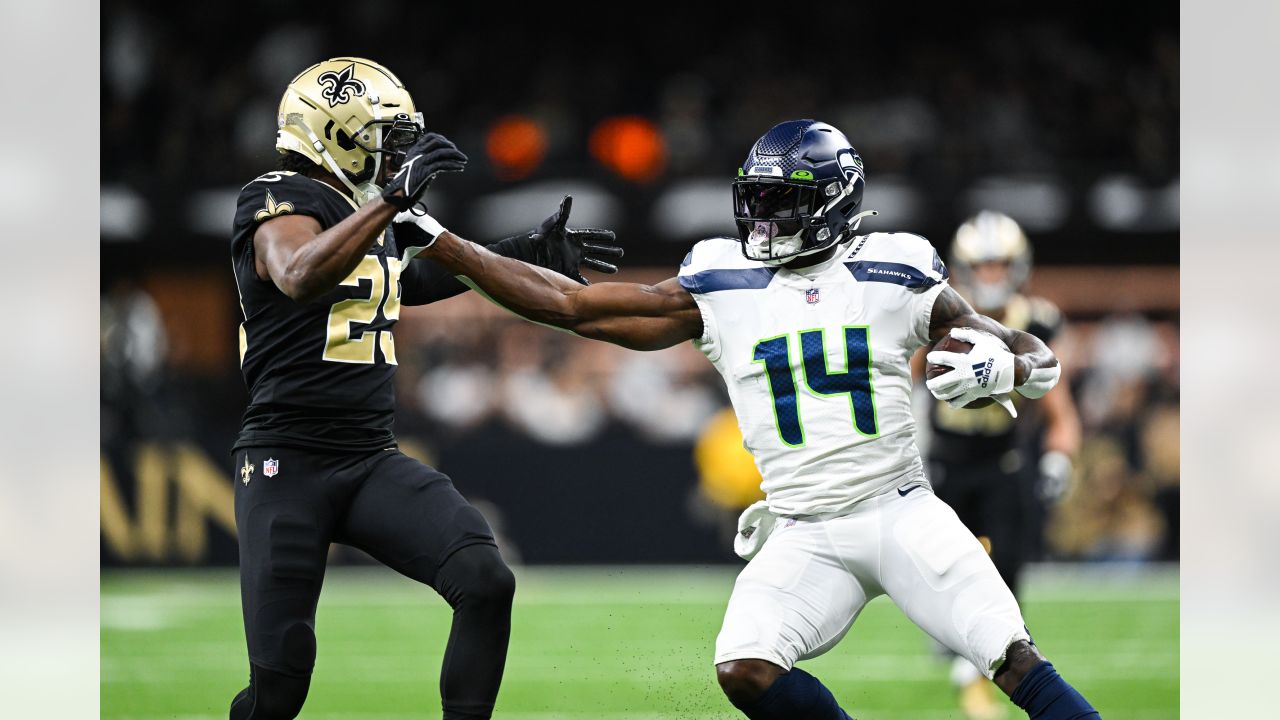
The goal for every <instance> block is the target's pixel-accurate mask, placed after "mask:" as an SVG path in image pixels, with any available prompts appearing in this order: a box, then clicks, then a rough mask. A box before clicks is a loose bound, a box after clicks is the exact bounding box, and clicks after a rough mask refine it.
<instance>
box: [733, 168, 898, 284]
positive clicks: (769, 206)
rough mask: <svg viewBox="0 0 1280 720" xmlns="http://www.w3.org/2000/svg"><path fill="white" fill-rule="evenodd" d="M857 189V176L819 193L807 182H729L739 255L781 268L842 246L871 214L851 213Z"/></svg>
mask: <svg viewBox="0 0 1280 720" xmlns="http://www.w3.org/2000/svg"><path fill="white" fill-rule="evenodd" d="M753 170H755V169H754V168H753ZM861 190H862V178H861V176H854V177H853V178H852V179H850V180H849V181H848V182H844V183H841V182H839V181H832V182H829V183H826V184H825V185H823V186H822V189H821V191H819V188H818V186H817V185H815V184H814V183H812V182H804V181H797V180H788V179H783V178H780V177H770V176H760V175H746V176H740V177H739V178H738V179H737V180H736V181H734V183H733V206H734V221H735V222H736V223H737V226H738V239H739V241H740V242H741V243H742V254H743V255H745V256H746V257H747V258H749V259H751V260H757V261H760V262H763V263H765V264H767V265H781V264H783V263H786V262H789V261H791V260H793V259H795V258H797V257H802V256H805V255H812V254H814V253H818V252H822V251H823V250H826V249H827V248H830V247H831V246H833V245H836V244H838V243H840V242H843V241H844V240H846V239H847V238H848V237H850V236H851V235H852V233H853V232H854V231H855V230H856V229H857V227H858V225H859V223H861V221H862V218H863V217H864V216H866V215H874V214H875V212H874V211H870V212H864V213H857V214H856V215H855V214H854V213H855V211H856V210H857V208H858V205H860V204H861V201H862V197H861V195H862V192H861ZM855 195H856V197H855Z"/></svg>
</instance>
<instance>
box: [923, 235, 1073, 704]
mask: <svg viewBox="0 0 1280 720" xmlns="http://www.w3.org/2000/svg"><path fill="white" fill-rule="evenodd" d="M948 265H949V267H950V269H951V280H952V282H953V284H954V286H955V288H956V291H957V292H959V293H960V294H961V296H963V297H964V298H965V299H966V300H968V301H969V302H970V303H971V304H972V305H973V307H974V309H975V310H977V311H978V312H980V313H983V314H985V315H988V316H990V317H991V318H993V319H995V320H998V321H999V322H1000V323H1001V324H1003V325H1004V326H1005V327H1008V328H1011V329H1015V330H1021V331H1023V332H1026V333H1029V334H1031V335H1034V336H1035V337H1037V338H1039V339H1040V340H1042V341H1043V342H1044V343H1045V344H1046V345H1050V344H1052V343H1053V340H1054V338H1055V336H1057V334H1058V332H1059V331H1060V330H1061V328H1062V314H1061V313H1060V312H1059V311H1058V309H1057V308H1056V307H1055V306H1054V305H1053V303H1051V302H1049V301H1048V300H1045V299H1044V298H1038V297H1029V296H1027V295H1023V294H1021V290H1022V287H1023V286H1024V285H1025V284H1026V282H1027V279H1028V277H1029V276H1030V274H1031V246H1030V244H1029V243H1028V242H1027V237H1026V235H1025V234H1024V233H1023V231H1022V228H1021V227H1020V226H1019V225H1018V223H1017V222H1015V221H1014V220H1013V218H1011V217H1009V216H1007V215H1004V214H1002V213H998V212H993V211H990V210H987V211H983V212H980V213H978V214H977V215H975V216H974V217H972V218H969V219H968V220H966V221H965V222H964V224H962V225H961V226H960V228H959V229H958V230H957V231H956V234H955V238H954V240H953V241H952V244H951V257H950V259H949V263H948ZM916 358H917V367H918V369H919V370H921V371H923V365H924V357H923V354H922V353H920V354H917V356H916ZM1060 385H1062V386H1061V387H1059V388H1058V389H1055V390H1053V391H1052V392H1050V393H1048V394H1046V395H1045V396H1044V397H1043V398H1041V400H1040V402H1038V403H1026V402H1023V401H1022V400H1021V398H1019V397H1016V396H1015V397H1014V398H1013V400H1014V403H1015V405H1016V406H1017V407H1018V410H1019V416H1018V419H1017V420H1016V421H1015V420H1014V418H1013V417H1012V416H1011V415H1010V414H1009V413H1008V412H1006V411H1005V410H1004V409H1003V408H1001V407H1000V406H998V405H988V406H987V407H984V408H977V409H958V408H954V407H951V406H950V405H948V404H947V403H945V402H940V401H939V402H935V403H933V404H932V406H931V408H930V413H929V427H930V431H931V437H930V442H929V479H930V481H931V482H932V483H933V487H934V490H935V492H937V494H938V497H939V498H941V499H942V500H943V501H945V502H946V503H947V504H948V505H950V506H951V507H952V508H953V509H954V510H955V511H956V514H957V515H959V516H960V521H961V522H963V523H964V524H965V526H966V527H968V528H969V530H971V531H972V532H973V534H974V535H976V536H978V539H979V540H980V541H981V542H982V544H983V546H984V547H986V549H987V551H988V552H989V553H991V559H992V561H993V562H994V563H995V566H996V569H997V570H999V571H1000V576H1001V577H1003V578H1004V581H1005V583H1006V584H1007V585H1008V586H1009V587H1010V589H1012V590H1013V591H1014V593H1015V594H1017V592H1018V588H1019V580H1020V576H1021V573H1022V568H1023V566H1024V565H1025V564H1026V562H1027V560H1028V559H1029V557H1030V556H1032V555H1033V554H1035V553H1036V552H1037V549H1038V547H1039V544H1040V543H1039V538H1040V537H1041V535H1042V526H1043V517H1044V503H1052V502H1054V501H1056V500H1057V499H1058V498H1060V497H1062V495H1063V494H1064V493H1065V492H1066V490H1067V487H1068V485H1069V483H1070V481H1071V465H1072V458H1073V457H1074V456H1075V453H1076V451H1077V450H1078V449H1079V446H1080V418H1079V416H1078V415H1077V414H1076V408H1075V404H1074V403H1073V402H1072V400H1071V393H1070V388H1069V387H1066V386H1065V384H1064V383H1060ZM951 680H952V682H953V683H954V684H955V685H956V687H957V688H958V690H959V692H960V705H961V708H962V709H963V710H964V712H965V715H966V716H967V717H969V718H970V719H971V720H993V719H994V718H999V717H1001V716H1002V714H1003V710H1004V707H1003V706H1002V705H1000V704H997V703H996V701H995V697H994V695H993V693H992V687H991V684H990V683H989V682H987V680H986V678H984V677H983V676H982V672H981V671H980V670H979V669H978V668H976V667H974V665H973V663H971V662H969V661H968V660H967V659H965V658H963V657H960V656H956V657H955V658H954V659H953V661H952V668H951Z"/></svg>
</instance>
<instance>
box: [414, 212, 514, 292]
mask: <svg viewBox="0 0 1280 720" xmlns="http://www.w3.org/2000/svg"><path fill="white" fill-rule="evenodd" d="M410 227H412V226H410ZM413 229H414V230H418V228H416V227H414V228H413ZM418 231H419V232H421V231H420V230H418ZM396 232H403V231H402V230H401V229H400V226H399V225H397V226H396ZM486 247H487V248H489V250H491V251H493V252H494V253H496V254H498V255H501V256H503V257H509V258H512V259H515V260H522V261H524V262H527V263H535V262H536V257H535V252H534V247H533V242H532V240H531V239H530V237H529V234H528V233H526V234H524V235H516V236H515V237H509V238H506V239H504V240H499V241H497V242H494V243H490V244H488V245H486ZM400 288H401V294H400V303H401V304H402V305H427V304H429V303H433V302H436V301H438V300H446V299H448V298H451V297H453V296H454V295H461V294H462V293H464V292H466V291H467V290H469V289H470V288H468V287H467V286H466V285H463V284H462V281H461V280H459V279H457V278H455V277H454V276H453V274H452V273H450V272H449V271H448V270H446V269H444V267H442V266H441V265H439V264H438V263H434V262H432V261H430V260H421V259H419V260H413V261H411V262H410V263H409V266H408V267H406V268H404V270H403V271H402V272H401V274H400Z"/></svg>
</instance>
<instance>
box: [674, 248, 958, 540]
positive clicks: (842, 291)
mask: <svg viewBox="0 0 1280 720" xmlns="http://www.w3.org/2000/svg"><path fill="white" fill-rule="evenodd" d="M946 279H947V271H946V268H945V267H944V266H943V264H942V261H941V259H939V257H938V253H937V252H936V251H935V250H934V249H933V246H932V245H930V244H929V241H928V240H925V239H924V238H922V237H920V236H918V235H912V234H909V233H871V234H870V235H864V236H859V237H857V238H855V239H854V241H853V242H852V243H851V244H850V245H849V246H848V248H847V249H846V250H845V251H844V252H842V253H840V254H838V255H837V256H836V257H835V258H833V259H832V260H830V261H828V262H825V263H822V264H821V265H819V266H815V267H812V268H804V269H802V270H788V269H786V268H782V267H770V266H766V265H764V264H762V263H760V262H757V261H753V260H748V259H747V258H746V257H744V256H743V254H742V251H741V250H740V246H739V243H738V241H737V240H734V239H729V238H713V239H710V240H704V241H702V242H700V243H698V244H697V245H695V246H694V248H693V250H692V251H691V252H690V253H689V255H688V256H687V257H686V258H685V260H684V263H683V265H682V266H681V268H680V273H679V282H680V284H681V285H682V286H683V287H684V288H685V289H686V290H688V291H689V292H690V293H691V294H692V295H693V297H694V298H695V299H696V300H697V303H698V307H699V309H700V310H701V312H702V320H703V328H704V329H703V335H702V337H701V338H700V339H698V340H696V341H695V345H696V346H697V347H698V349H699V350H701V351H702V352H703V354H705V355H706V356H707V358H708V359H709V360H711V362H712V363H713V364H714V365H715V366H716V369H717V370H719V371H720V374H721V375H722V376H723V377H724V381H725V384H726V385H727V386H728V389H729V397H730V399H731V401H732V402H733V408H734V411H735V412H736V413H737V416H738V424H739V425H740V426H741V428H742V435H743V438H744V440H745V445H746V448H747V450H749V451H750V452H751V454H752V455H753V456H754V457H755V461H756V466H757V467H758V468H759V469H760V474H761V475H762V476H763V478H764V482H763V483H762V486H761V487H762V488H763V490H764V492H765V494H766V496H767V499H768V503H769V508H770V510H772V511H773V512H774V513H776V514H779V515H819V514H826V513H835V512H842V511H844V510H847V509H849V508H851V507H852V506H853V505H854V504H856V503H857V502H859V501H860V500H863V499H865V498H868V497H871V496H874V495H877V494H879V493H881V492H883V491H885V490H886V489H888V488H889V487H892V486H894V485H896V484H899V483H901V482H903V481H904V480H906V479H908V478H910V477H914V476H918V477H923V464H922V463H921V461H920V451H919V449H918V448H917V447H916V440H915V422H914V420H913V418H912V414H911V368H910V360H911V356H912V355H913V354H914V353H915V351H916V349H917V348H919V347H921V346H922V345H924V344H926V343H927V342H928V339H929V315H930V313H931V311H932V309H933V302H934V300H935V299H936V298H937V297H938V294H939V293H941V292H942V289H943V288H944V287H945V286H946Z"/></svg>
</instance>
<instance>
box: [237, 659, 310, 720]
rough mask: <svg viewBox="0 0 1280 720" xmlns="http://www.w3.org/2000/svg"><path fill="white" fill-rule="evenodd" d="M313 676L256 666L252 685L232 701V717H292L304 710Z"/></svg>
mask: <svg viewBox="0 0 1280 720" xmlns="http://www.w3.org/2000/svg"><path fill="white" fill-rule="evenodd" d="M310 687H311V676H310V675H305V676H295V675H286V674H284V673H279V672H276V671H274V670H268V669H267V668H264V667H261V666H258V665H254V666H252V668H251V669H250V675H249V687H248V688H245V689H244V690H241V691H240V694H239V695H236V698H235V699H234V700H232V701H231V720H293V718H296V717H298V714H299V713H301V712H302V704H303V703H304V702H306V699H307V690H308V689H309V688H310Z"/></svg>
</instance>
